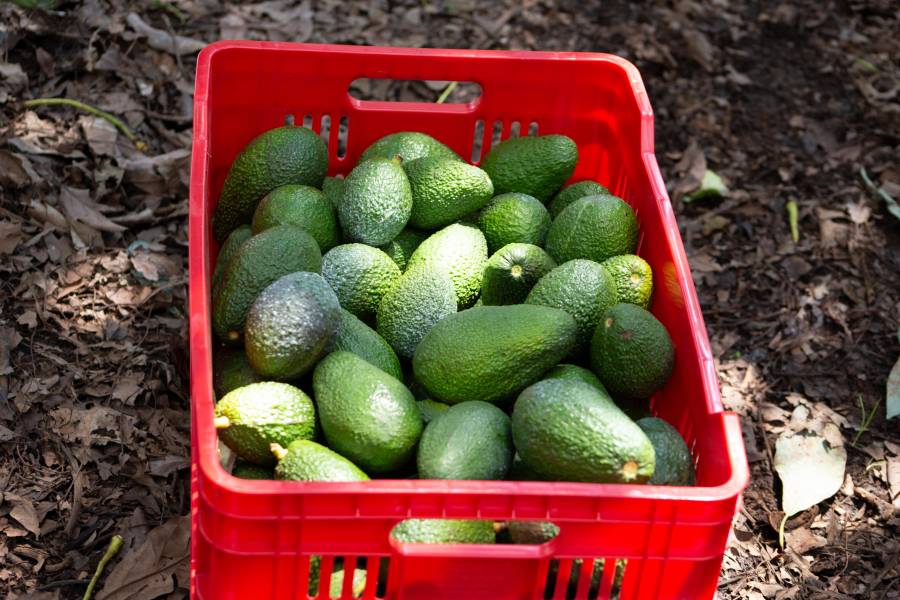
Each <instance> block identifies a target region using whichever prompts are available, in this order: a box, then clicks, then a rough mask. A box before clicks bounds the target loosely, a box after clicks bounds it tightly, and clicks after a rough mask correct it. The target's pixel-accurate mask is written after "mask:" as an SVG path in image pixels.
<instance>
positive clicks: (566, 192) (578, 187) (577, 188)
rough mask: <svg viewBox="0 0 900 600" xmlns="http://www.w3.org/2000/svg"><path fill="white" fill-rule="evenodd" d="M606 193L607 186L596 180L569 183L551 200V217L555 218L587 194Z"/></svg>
mask: <svg viewBox="0 0 900 600" xmlns="http://www.w3.org/2000/svg"><path fill="white" fill-rule="evenodd" d="M604 194H609V190H608V189H606V187H605V186H603V185H601V184H599V183H597V182H596V181H591V180H590V179H588V180H585V181H579V182H577V183H573V184H570V185H567V186H566V187H564V188H563V189H561V190H560V191H559V193H558V194H556V196H554V197H553V200H552V201H551V202H550V206H549V207H548V208H549V210H550V217H551V218H554V219H555V218H556V217H558V216H559V213H561V212H562V211H563V209H565V208H566V207H567V206H569V205H570V204H572V203H573V202H575V201H576V200H578V199H579V198H584V197H585V196H602V195H604Z"/></svg>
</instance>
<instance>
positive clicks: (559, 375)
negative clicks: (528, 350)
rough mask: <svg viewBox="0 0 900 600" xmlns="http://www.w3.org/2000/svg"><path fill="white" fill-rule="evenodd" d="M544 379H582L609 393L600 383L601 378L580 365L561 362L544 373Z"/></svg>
mask: <svg viewBox="0 0 900 600" xmlns="http://www.w3.org/2000/svg"><path fill="white" fill-rule="evenodd" d="M543 379H567V380H569V381H581V382H583V383H587V384H590V385H592V386H594V387H595V388H597V389H598V390H600V391H601V392H603V393H607V391H606V388H605V387H603V384H602V383H600V380H599V379H598V378H597V376H596V375H594V374H593V373H592V372H590V371H589V370H588V369H585V368H584V367H579V366H578V365H570V364H566V363H561V364H558V365H556V366H555V367H553V368H552V369H550V370H549V371H547V372H546V373H544V376H543Z"/></svg>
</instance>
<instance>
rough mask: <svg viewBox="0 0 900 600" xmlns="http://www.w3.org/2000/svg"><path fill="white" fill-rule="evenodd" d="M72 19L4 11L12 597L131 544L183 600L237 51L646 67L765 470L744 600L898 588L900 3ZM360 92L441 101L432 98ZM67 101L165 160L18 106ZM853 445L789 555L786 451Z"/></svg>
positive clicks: (90, 14)
mask: <svg viewBox="0 0 900 600" xmlns="http://www.w3.org/2000/svg"><path fill="white" fill-rule="evenodd" d="M54 4H56V8H54V10H53V11H51V12H43V11H41V10H23V9H21V8H19V7H17V6H15V5H14V3H0V20H2V22H3V23H7V24H11V25H7V27H8V29H7V33H8V34H7V35H6V36H5V37H4V38H3V39H2V40H0V44H3V49H4V54H3V56H4V62H3V63H2V66H0V110H2V114H3V120H2V121H0V131H2V137H0V142H2V143H0V257H2V258H3V260H2V261H0V288H2V290H3V291H2V293H0V442H2V444H0V489H3V490H4V496H3V502H2V503H0V595H3V596H4V597H6V596H8V597H11V598H17V597H20V598H80V597H81V592H83V587H80V586H79V585H75V584H72V583H71V582H72V581H73V580H74V581H87V580H88V579H89V578H90V575H91V573H93V570H94V568H95V567H96V564H97V563H98V561H99V560H100V557H101V556H102V555H103V553H104V549H105V548H106V546H107V545H108V542H109V540H110V538H111V537H112V536H113V535H116V534H120V535H122V536H123V537H124V538H125V547H124V549H123V551H122V553H121V554H120V555H119V556H118V557H117V558H116V559H114V560H113V562H111V563H110V565H109V567H107V571H106V575H105V576H104V577H103V579H102V580H101V582H100V586H99V587H98V595H97V597H109V598H118V597H123V598H124V597H129V598H132V597H133V598H139V599H150V598H156V597H165V598H176V597H185V596H186V586H187V573H186V569H187V561H186V559H184V558H183V557H184V555H185V552H186V548H187V536H188V535H189V526H188V520H187V519H186V518H185V517H184V515H186V514H187V512H188V507H189V479H188V478H189V472H188V468H187V465H188V459H189V430H188V426H187V425H186V424H187V423H189V416H188V415H189V413H188V404H187V379H186V372H185V366H186V365H187V364H188V358H187V352H186V346H185V340H186V327H187V325H186V314H185V304H186V291H185V286H184V281H185V280H186V248H187V235H186V215H187V185H188V181H189V164H188V163H189V159H190V139H191V138H190V130H191V121H190V119H191V114H192V111H191V107H192V102H193V97H192V93H193V72H194V66H195V64H196V63H195V61H196V51H197V50H198V49H199V48H200V47H202V46H203V45H204V44H206V43H210V42H213V41H215V40H216V39H218V38H220V37H221V38H248V39H270V40H276V41H309V42H319V43H321V42H329V43H354V44H381V45H408V46H426V45H427V46H444V47H473V48H489V49H545V50H559V51H579V50H580V51H607V52H614V53H616V54H619V55H621V56H624V57H625V58H627V59H629V60H632V61H633V62H635V63H636V64H637V66H638V68H639V69H640V70H641V72H642V74H643V76H644V81H645V84H646V86H647V88H648V93H649V97H650V99H651V101H652V103H653V107H654V110H655V114H656V151H657V156H658V159H659V161H660V166H661V169H662V171H663V173H664V174H665V175H666V180H667V182H668V183H669V185H670V188H669V192H670V195H671V197H672V199H673V203H674V206H675V208H676V211H677V213H678V222H679V225H680V227H681V230H682V236H683V238H684V241H685V246H686V249H687V252H688V255H689V259H690V261H691V263H692V266H693V267H694V276H695V283H696V287H697V293H698V296H699V299H700V302H701V305H702V308H703V311H704V316H705V319H706V323H707V328H708V330H709V333H710V337H711V342H712V347H713V350H714V357H715V359H716V361H717V366H718V370H719V374H720V382H721V389H722V397H723V400H724V402H725V405H726V408H728V409H731V410H734V411H736V412H738V413H739V414H740V415H741V417H742V419H743V431H744V437H745V441H746V442H747V446H748V455H749V457H750V459H751V471H752V475H753V479H752V481H751V484H750V487H749V488H748V490H747V492H746V494H745V496H744V508H743V510H742V511H741V513H740V514H739V515H738V516H737V518H736V519H735V526H734V537H733V543H732V544H731V546H730V548H729V550H728V552H727V553H726V556H725V560H724V563H723V571H722V577H721V580H720V587H719V597H720V598H722V599H723V600H733V599H741V600H743V599H754V600H756V599H758V598H776V599H779V600H785V599H789V598H804V599H806V598H810V599H814V600H819V599H820V598H850V597H887V598H890V597H892V596H891V594H896V590H895V589H893V588H892V582H893V581H895V580H896V579H897V578H898V575H900V573H898V566H897V562H896V561H893V562H891V560H890V557H892V556H897V555H898V554H900V544H898V542H897V541H896V540H897V533H898V531H897V528H898V522H897V517H896V516H894V515H895V514H897V513H895V512H894V510H895V507H896V508H900V442H898V440H897V430H896V427H895V425H892V424H891V423H889V422H888V421H887V420H886V419H885V416H886V415H885V413H884V412H883V411H882V410H881V409H879V410H878V414H877V415H875V417H874V418H873V419H872V420H871V421H870V422H868V423H866V416H867V415H870V414H871V411H872V410H873V407H875V406H877V403H878V402H885V403H886V405H887V406H888V407H889V410H892V408H891V407H893V406H895V404H894V403H893V402H891V401H889V398H890V395H889V396H888V398H885V382H886V381H887V379H888V373H889V372H890V371H891V367H892V365H894V363H895V362H896V361H897V357H898V355H900V343H898V339H897V330H898V322H897V320H898V317H897V315H898V309H900V264H898V260H900V258H898V256H900V252H897V247H898V237H897V236H898V233H897V224H896V219H895V218H894V213H895V210H894V209H895V204H892V203H891V202H890V201H889V200H888V198H890V199H892V200H893V199H896V198H898V197H900V170H898V168H897V165H896V156H897V154H898V148H897V140H898V139H900V130H898V127H900V121H898V120H897V118H896V116H897V114H898V112H900V104H898V94H897V92H896V90H897V87H896V85H894V84H893V83H892V82H895V81H898V80H900V73H898V65H897V64H896V61H891V60H890V57H892V56H897V55H900V38H897V36H896V35H893V34H892V31H893V29H894V28H895V23H896V17H895V16H892V14H893V13H892V12H891V5H890V3H889V2H883V1H881V0H879V1H876V2H872V3H860V2H850V3H844V4H834V3H825V4H823V5H816V6H807V5H806V4H803V5H801V4H800V3H794V2H789V3H774V2H768V3H764V5H763V6H757V5H755V4H752V3H749V2H746V1H744V0H741V1H738V2H729V3H724V2H713V3H697V2H674V3H673V2H662V1H660V2H648V3H631V2H626V1H625V0H611V1H608V2H602V3H601V2H599V1H596V0H591V1H589V2H587V3H584V2H582V3H574V2H568V1H566V2H554V3H551V2H547V1H544V0H538V1H534V0H532V1H529V2H524V3H513V2H510V1H504V2H497V3H481V4H477V3H472V2H457V3H453V4H452V6H451V5H450V4H446V5H445V3H440V2H433V3H420V2H416V1H414V0H401V1H399V2H391V3H386V2H374V3H370V2H357V1H354V2H337V0H319V1H318V2H315V3H313V2H297V1H292V0H270V1H266V2H259V3H252V4H241V5H228V4H225V5H222V4H220V3H214V2H208V1H206V0H176V1H175V2H171V3H150V4H142V5H140V6H138V5H135V4H128V3H124V2H121V0H110V1H105V0H85V1H84V2H82V3H54ZM782 57H790V59H789V60H784V59H782ZM464 93H465V92H464V91H463V90H462V88H459V89H457V90H454V91H452V93H451V95H450V97H448V98H447V101H448V102H459V101H463V102H465V101H467V100H469V99H470V98H466V97H465V96H464V95H463V94H464ZM360 94H362V95H363V96H366V95H367V94H369V95H373V94H378V95H379V96H380V97H382V98H387V99H403V100H420V101H422V100H424V101H429V102H431V101H434V99H435V97H436V92H435V90H434V89H431V88H430V87H428V86H427V85H426V84H422V83H419V82H408V83H401V82H387V83H377V84H376V83H372V84H370V86H369V87H366V88H364V89H361V90H360ZM42 97H65V98H72V99H76V100H80V101H83V102H87V103H90V104H94V105H95V106H96V107H97V108H99V109H101V110H104V111H108V112H110V113H112V114H114V115H115V116H117V117H119V118H120V119H122V120H123V121H124V122H125V123H126V124H127V125H128V126H129V127H130V128H132V129H133V130H134V131H135V132H136V133H137V134H138V135H139V136H140V139H141V140H142V141H144V142H145V143H146V144H147V145H148V148H147V150H146V152H144V153H141V152H138V151H137V150H136V149H135V148H134V147H133V146H132V145H131V144H130V143H126V142H127V140H124V136H122V135H121V134H120V133H117V132H116V131H115V130H112V129H110V128H109V127H107V126H106V124H104V122H102V119H101V120H100V121H97V120H95V119H94V118H93V117H90V116H86V115H84V114H83V113H80V112H78V111H75V110H73V109H71V108H65V107H41V108H40V109H39V110H33V109H29V110H23V109H22V107H21V106H20V105H19V104H18V101H19V99H27V98H42ZM810 98H815V101H814V102H813V101H810ZM861 168H864V169H865V173H866V177H867V178H868V181H870V182H871V186H870V185H868V184H867V182H866V180H864V179H863V178H862V177H860V176H859V173H860V169H861ZM708 173H714V174H715V175H716V176H718V177H720V178H721V180H722V181H723V182H727V184H728V193H727V195H725V196H721V195H720V197H715V198H712V197H711V198H710V200H709V201H703V202H693V203H689V204H687V203H684V202H682V200H683V199H684V198H685V196H687V195H689V194H691V193H692V192H695V191H696V190H697V189H698V188H700V187H702V184H703V179H704V177H706V178H707V180H708V182H712V183H715V182H714V181H713V180H712V178H711V176H710V175H708ZM708 187H712V188H715V187H717V185H714V186H708ZM882 192H883V193H882ZM885 194H886V195H887V197H885ZM789 202H793V203H794V206H795V208H796V217H797V218H796V223H792V222H789V219H788V218H787V217H786V215H787V208H786V206H787V205H788V203H789ZM791 221H793V219H791ZM792 227H795V228H796V235H795V236H794V238H795V241H794V240H792V239H791V238H792V231H791V229H792ZM860 402H862V407H863V409H864V410H861V409H860V404H859V403H860ZM800 425H802V428H801V429H799V430H798V429H797V427H798V426H800ZM834 429H837V430H839V433H840V438H842V439H846V440H854V439H856V443H855V444H853V445H844V446H843V449H844V451H845V452H846V466H845V472H844V478H843V480H842V481H841V483H840V485H839V489H838V491H837V492H836V493H834V494H833V495H831V496H830V497H828V498H823V499H820V500H819V501H818V502H816V503H815V504H814V505H813V506H811V507H809V508H806V509H805V510H800V511H799V512H797V513H796V514H795V515H794V516H793V517H791V518H789V519H788V520H787V522H786V527H785V537H786V543H787V544H786V548H785V549H784V550H782V549H781V548H780V547H779V545H778V535H777V526H778V524H779V522H780V521H781V519H782V516H783V513H782V504H781V503H780V502H779V499H780V498H781V496H782V494H783V492H784V488H783V487H782V485H781V480H780V479H779V478H778V477H777V476H776V475H777V473H776V471H775V467H774V463H775V455H776V453H778V440H779V438H780V437H781V436H785V437H786V438H790V439H794V438H797V439H796V440H795V442H796V441H803V440H806V443H810V441H815V442H816V443H817V444H818V446H814V448H815V449H814V450H813V451H812V452H813V455H818V454H820V453H821V452H822V451H823V450H820V448H821V449H824V452H825V453H826V455H828V453H829V452H832V453H833V452H834V448H836V447H840V446H834V447H830V442H829V443H827V444H826V443H823V442H821V439H832V440H833V439H835V438H836V437H837V436H835V435H834ZM801 431H802V433H801ZM826 432H828V433H827V435H826ZM798 436H806V437H798ZM795 442H794V443H795ZM782 448H784V446H782ZM829 457H830V458H834V457H833V456H831V455H829ZM780 458H781V459H783V458H784V454H783V453H781V456H780ZM808 458H809V457H806V458H804V459H802V460H808ZM779 464H781V463H780V462H779ZM801 464H802V463H801ZM795 466H796V465H795ZM834 472H835V476H834V477H832V478H831V481H830V485H829V491H830V490H831V488H833V487H834V485H835V482H836V480H837V475H836V473H837V469H836V468H835V469H834ZM818 495H819V496H821V495H823V494H822V493H820V494H818ZM809 501H810V500H809V499H807V500H806V502H803V503H800V504H796V505H793V504H789V505H788V508H797V506H801V505H802V504H806V503H809ZM773 522H774V526H773ZM66 582H70V583H66ZM47 586H50V587H47ZM104 594H105V596H103V595H104Z"/></svg>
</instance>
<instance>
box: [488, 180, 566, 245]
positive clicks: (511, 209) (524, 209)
mask: <svg viewBox="0 0 900 600" xmlns="http://www.w3.org/2000/svg"><path fill="white" fill-rule="evenodd" d="M478 227H479V228H480V229H481V231H482V232H483V233H484V237H485V239H486V240H487V244H488V250H489V251H490V252H496V251H497V250H499V249H500V248H502V247H503V246H506V245H507V244H513V243H521V244H533V245H535V246H543V245H544V239H545V238H546V237H547V230H549V229H550V213H548V212H547V209H546V207H544V205H543V204H541V202H540V201H539V200H537V199H536V198H534V197H532V196H529V195H528V194H520V193H517V192H509V193H507V194H501V195H499V196H496V197H495V198H494V199H493V200H491V202H490V204H488V205H487V206H486V207H485V209H484V210H482V211H481V214H480V215H479V216H478Z"/></svg>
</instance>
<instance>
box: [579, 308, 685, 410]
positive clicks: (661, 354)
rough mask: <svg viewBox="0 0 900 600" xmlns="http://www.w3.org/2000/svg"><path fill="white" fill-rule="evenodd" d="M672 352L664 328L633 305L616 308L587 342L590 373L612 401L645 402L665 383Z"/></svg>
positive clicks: (671, 363)
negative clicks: (637, 400) (644, 400)
mask: <svg viewBox="0 0 900 600" xmlns="http://www.w3.org/2000/svg"><path fill="white" fill-rule="evenodd" d="M674 365H675V349H674V346H673V345H672V338H671V337H669V332H668V331H666V328H665V326H664V325H663V324H662V323H660V322H659V321H657V320H656V317H654V316H653V315H652V314H650V313H649V312H648V311H646V310H644V309H643V308H641V307H640V306H637V305H635V304H616V305H615V306H613V307H612V308H610V309H609V310H608V311H606V313H605V314H604V315H603V317H602V319H601V320H600V324H599V325H598V326H597V330H596V331H595V332H594V337H593V338H592V340H591V369H592V370H593V371H594V373H596V374H597V377H599V378H600V381H602V382H603V385H604V386H606V389H608V390H609V391H610V393H612V394H615V395H616V397H618V396H624V397H625V398H649V397H650V396H652V395H653V394H654V393H655V392H657V391H658V390H659V389H660V388H662V387H663V386H664V385H665V384H666V382H667V381H668V380H669V376H670V375H671V374H672V369H673V368H674Z"/></svg>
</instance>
